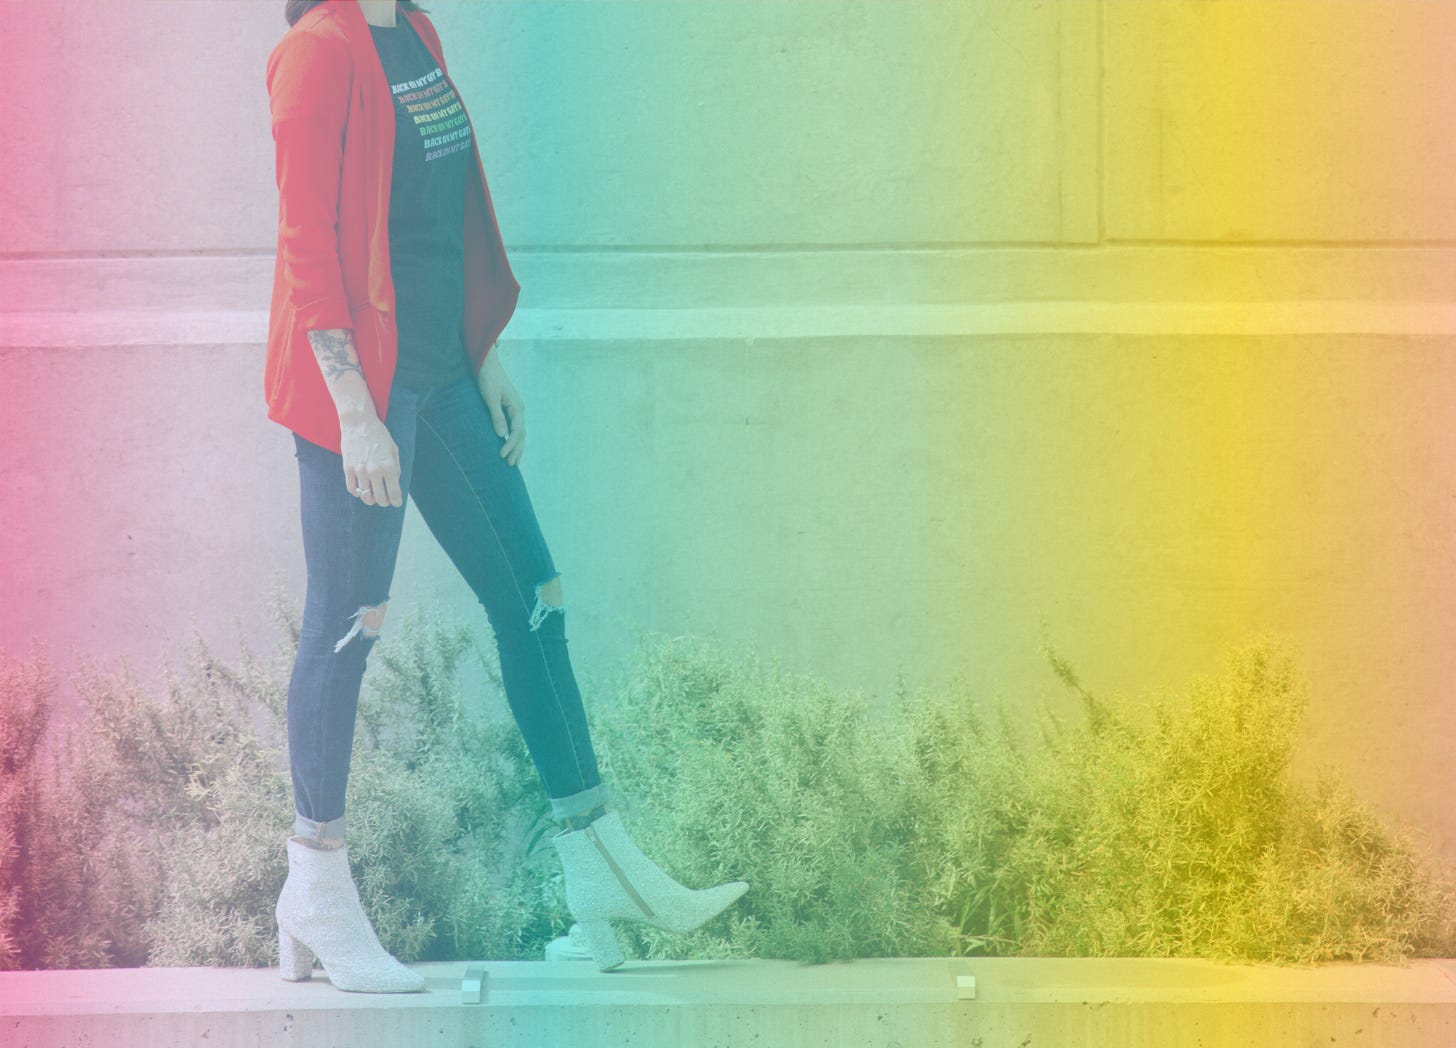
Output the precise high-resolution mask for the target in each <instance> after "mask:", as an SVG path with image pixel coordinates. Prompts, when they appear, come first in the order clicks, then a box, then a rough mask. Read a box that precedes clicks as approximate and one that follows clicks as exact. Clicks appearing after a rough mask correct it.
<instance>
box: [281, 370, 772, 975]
mask: <svg viewBox="0 0 1456 1048" xmlns="http://www.w3.org/2000/svg"><path fill="white" fill-rule="evenodd" d="M385 425H386V426H387V427H388V429H389V431H390V434H391V436H392V437H393V438H394V441H395V443H396V445H397V446H398V448H399V457H400V467H401V471H400V487H401V490H402V491H403V492H404V493H405V497H406V501H408V500H409V499H413V500H414V503H415V505H416V507H417V508H418V509H419V511H420V515H421V517H423V518H424V520H425V523H426V524H427V525H428V526H429V528H430V531H431V532H432V534H434V536H435V538H436V539H437V540H438V541H439V543H440V545H441V547H442V548H443V549H444V551H445V553H446V555H447V556H448V557H449V558H450V560H451V562H452V563H453V564H454V565H455V567H456V569H457V570H458V571H459V572H460V574H461V576H462V577H463V578H464V579H465V581H466V582H467V583H468V584H469V586H470V587H471V589H472V591H473V592H474V593H475V595H476V597H477V598H478V599H479V600H480V602H481V604H482V605H483V606H484V608H485V611H486V614H487V616H488V618H489V620H490V623H491V626H492V628H493V630H494V632H495V636H496V643H497V646H498V648H499V652H500V666H501V679H502V682H503V684H504V687H505V692H506V699H507V702H508V704H509V705H510V708H511V712H512V714H513V716H514V717H515V720H516V724H517V725H518V726H519V728H520V730H521V734H522V737H523V739H524V741H525V743H526V747H527V750H528V751H529V752H530V754H531V758H532V760H533V762H534V763H535V766H536V770H537V772H538V773H539V775H540V777H541V782H542V785H543V787H544V788H545V791H546V794H547V796H548V797H549V799H550V803H551V811H552V815H553V817H554V818H555V819H556V820H558V821H560V822H562V823H563V824H564V825H565V827H566V829H565V831H564V832H563V833H561V834H558V835H557V837H556V839H555V841H554V843H555V844H556V846H557V849H558V851H559V853H560V854H561V857H562V862H563V867H564V869H565V872H566V880H567V899H568V905H569V906H570V907H571V910H572V913H573V915H574V916H575V917H577V919H578V921H579V922H580V923H581V925H582V929H583V931H584V933H585V938H586V941H587V942H588V944H589V948H590V951H591V953H592V954H593V956H594V957H595V958H596V960H597V962H598V964H599V966H601V967H602V968H604V969H605V968H610V967H615V966H616V964H618V963H620V962H621V954H620V951H619V950H617V948H616V943H615V940H614V939H613V938H612V936H611V932H610V929H609V928H608V927H607V926H606V921H607V920H608V919H632V920H645V921H647V922H649V923H653V924H656V925H658V926H659V927H668V928H672V929H674V930H687V928H688V927H690V926H691V927H696V926H697V925H699V924H701V923H703V921H705V920H707V919H708V918H709V917H711V916H713V914H716V913H717V912H719V911H720V910H721V909H723V908H724V907H726V906H727V905H728V904H729V903H731V902H732V901H733V900H734V899H736V898H737V897H738V896H739V895H740V894H742V892H743V890H745V889H746V887H747V885H745V884H743V883H742V882H733V883H732V884H730V885H720V886H718V887H717V888H712V889H705V890H703V891H701V892H694V891H690V890H689V889H686V888H683V887H682V886H681V885H678V884H677V883H676V882H675V881H672V880H671V879H670V878H667V877H666V875H665V874H663V873H662V872H661V871H660V870H659V869H657V867H656V866H655V865H653V864H652V863H651V861H650V860H648V859H647V858H646V857H645V856H643V855H642V854H641V853H640V852H639V851H637V849H636V848H635V846H634V845H632V843H631V841H630V839H629V838H627V837H626V836H625V832H624V831H623V830H622V828H621V825H620V819H619V817H618V816H617V814H616V813H615V812H608V811H607V808H606V801H607V795H606V789H605V787H604V785H603V783H602V779H601V774H600V771H599V769H598V766H597V760H596V754H595V752H594V751H593V749H592V744H591V737H590V734H589V732H588V729H587V722H586V714H585V710H584V709H583V707H582V700H581V694H580V692H579V690H578V688H577V684H576V678H575V675H574V673H573V672H572V668H571V663H570V659H569V658H568V655H567V648H566V633H565V609H564V605H563V603H562V601H561V594H560V583H559V581H558V579H559V573H558V572H557V570H556V568H555V565H554V564H553V562H552V560H551V555H550V552H549V551H548V549H547V546H546V543H545V541H544V540H543V538H542V536H541V531H540V528H539V525H538V523H537V520H536V515H535V512H534V510H533V508H532V506H531V501H530V498H529V496H528V495H527V493H526V487H525V482H524V479H523V478H522V475H521V473H520V470H519V469H518V468H517V467H515V466H511V465H509V464H507V462H506V461H505V459H503V458H502V457H501V456H500V454H499V452H500V448H501V446H502V443H503V441H502V438H500V437H499V436H498V435H497V434H496V432H495V429H494V427H493V425H492V423H491V418H490V413H489V411H488V409H487V408H486V406H485V403H484V401H483V400H482V398H481V396H480V394H479V393H478V392H477V391H476V388H475V385H474V383H473V382H472V381H471V380H470V379H468V378H464V379H461V380H459V381H457V382H455V383H452V384H450V385H448V386H443V387H439V388H434V389H414V388H410V387H402V386H396V387H395V389H394V390H393V391H392V392H391V395H390V400H389V409H388V411H387V413H386V417H385ZM295 443H296V454H297V457H298V464H299V475H300V485H301V489H300V499H301V501H300V505H301V511H302V518H303V535H304V554H305V560H306V562H307V566H308V592H307V597H306V599H305V603H304V614H303V624H302V629H301V632H300V637H299V646H298V654H297V657H296V659H295V662H294V667H293V674H292V677H291V679H290V682H289V689H288V746H289V755H290V764H291V770H292V776H293V787H294V800H295V808H296V812H295V822H294V836H293V838H292V839H291V840H290V841H289V857H290V874H289V883H288V885H285V888H284V893H283V896H282V897H281V898H280V902H279V912H278V916H279V929H280V951H281V954H282V957H281V960H282V962H283V969H284V971H283V974H284V977H285V978H293V979H301V978H306V977H307V974H308V972H309V971H310V970H311V969H312V962H313V954H314V953H317V954H318V956H319V959H320V960H322V961H323V964H324V966H325V968H326V969H328V971H329V974H330V977H331V978H332V979H333V980H334V982H335V984H336V985H340V986H341V988H345V989H362V990H372V991H381V992H387V991H398V990H411V989H419V988H421V987H422V985H423V983H422V981H420V980H419V979H418V978H417V977H416V976H414V974H413V973H410V972H409V971H408V969H405V968H403V967H402V966H400V965H398V964H397V962H395V961H394V960H393V958H389V957H388V955H387V954H385V953H384V951H383V949H382V947H380V946H379V944H378V941H377V939H374V937H373V931H372V929H369V928H368V923H367V920H365V919H364V918H363V915H362V911H360V910H358V905H357V895H356V894H355V893H354V886H353V882H352V880H349V881H348V884H347V885H344V884H343V883H342V881H341V878H347V864H346V863H345V864H343V867H342V869H343V873H342V874H340V873H339V872H338V866H339V864H340V859H341V858H342V857H340V858H333V857H330V856H328V855H326V854H325V853H327V852H329V851H330V850H332V849H336V848H339V847H340V846H341V844H342V842H343V840H344V839H345V826H346V821H345V811H344V795H345V788H346V785H347V782H348V775H349V757H350V752H351V750H352V747H353V738H354V724H355V718H356V713H357V709H358V699H359V688H360V682H361V681H362V678H363V675H364V669H365V663H366V660H367V657H368V655H369V652H370V650H371V649H372V648H373V645H374V643H375V641H376V639H377V637H378V635H379V629H380V627H381V625H382V621H383V616H384V613H385V610H386V606H387V604H388V601H389V589H390V584H391V581H392V579H393V575H394V565H395V560H396V556H397V553H398V549H399V541H400V534H401V531H402V528H403V524H404V515H405V509H404V506H400V507H392V506H371V505H366V504H364V503H363V502H361V501H360V500H359V499H357V498H355V497H354V495H353V494H351V493H350V492H349V491H348V489H347V487H346V485H345V482H344V472H343V466H342V461H341V459H340V457H339V456H338V455H337V454H335V453H334V452H331V451H329V450H328V449H326V448H322V447H319V446H318V445H315V444H312V443H310V442H308V441H306V440H304V439H302V438H300V437H295ZM327 863H333V864H334V867H331V868H325V866H324V864H327ZM330 896H343V897H344V903H343V904H337V905H336V904H333V903H331V904H328V905H325V904H324V903H323V902H321V901H320V900H323V899H324V898H325V897H330ZM338 905H343V907H344V908H343V910H339V909H338V908H337V906H338ZM331 906H332V907H333V909H330V907H331ZM301 914H311V915H313V916H311V917H307V918H305V917H303V916H300V915H301ZM310 922H312V923H310ZM325 925H326V926H327V928H328V935H325V934H324V933H323V932H322V931H321V930H319V929H320V928H321V927H322V926H325ZM341 925H344V926H348V928H351V929H352V930H346V931H345V932H344V933H342V935H343V938H344V939H346V940H348V941H349V943H350V944H351V945H350V946H349V947H348V948H347V949H346V948H342V947H340V946H339V944H338V943H337V942H336V941H334V940H337V939H338V938H339V936H340V933H339V932H338V928H339V927H340V926H341ZM311 938H312V939H314V940H316V941H317V942H319V943H328V946H329V949H331V950H332V951H333V953H334V956H335V961H334V963H332V964H331V963H330V957H329V956H328V955H327V953H326V952H325V950H324V949H323V948H322V947H320V948H319V949H317V950H314V949H312V945H311V942H310V939H311Z"/></svg>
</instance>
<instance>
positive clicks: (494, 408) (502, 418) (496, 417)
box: [489, 404, 511, 440]
mask: <svg viewBox="0 0 1456 1048" xmlns="http://www.w3.org/2000/svg"><path fill="white" fill-rule="evenodd" d="M489 407H490V421H491V424H492V425H494V426H495V435H496V436H498V437H500V438H501V439H502V440H505V439H506V438H507V437H509V436H510V435H511V430H510V427H509V426H507V425H506V415H505V412H504V411H502V410H501V406H500V405H499V404H491V405H489Z"/></svg>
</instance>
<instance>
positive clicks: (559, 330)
mask: <svg viewBox="0 0 1456 1048" xmlns="http://www.w3.org/2000/svg"><path fill="white" fill-rule="evenodd" d="M267 320H268V316H267V313H266V312H265V311H262V310H233V311H223V310H218V311H206V310H203V311H186V312H181V311H179V312H161V311H140V310H133V311H117V312H98V313H87V312H77V313H60V312H47V313H0V348H11V349H14V348H22V347H24V348H34V347H87V346H90V347H101V346H115V347H123V346H155V345H195V346H206V345H237V344H250V343H258V342H262V341H264V340H265V339H266V336H267ZM1037 334H1046V335H1058V334H1067V335H1096V334H1106V335H1151V334H1168V335H1324V334H1330V335H1333V334H1370V335H1450V334H1456V302H1368V301H1327V302H1318V301H1306V302H1290V301H1280V302H1067V301H1062V302H1051V301H1048V302H995V303H971V304H961V305H913V304H912V305H904V304H898V305H897V304H887V305H822V304H821V305H805V306H771V307H743V308H732V307H721V306H712V307H704V308H700V309H521V310H518V311H517V312H516V315H515V317H514V318H513V319H512V321H511V324H510V325H509V327H508V328H507V329H506V333H505V338H504V341H505V342H506V343H509V342H511V341H526V340H530V341H548V342H549V341H567V340H570V341H588V342H592V341H596V342H603V341H605V342H616V341H631V340H637V341H685V340H693V339H743V340H746V341H755V340H760V339H766V340H781V339H803V338H848V337H882V338H948V337H956V336H960V335H966V336H973V335H1037Z"/></svg>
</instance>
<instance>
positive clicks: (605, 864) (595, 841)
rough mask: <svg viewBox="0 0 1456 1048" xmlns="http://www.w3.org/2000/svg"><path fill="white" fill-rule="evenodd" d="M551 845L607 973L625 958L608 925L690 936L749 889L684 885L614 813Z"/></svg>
mask: <svg viewBox="0 0 1456 1048" xmlns="http://www.w3.org/2000/svg"><path fill="white" fill-rule="evenodd" d="M551 843H552V844H554V845H555V846H556V850H557V852H558V853H559V854H560V855H561V867H562V869H563V870H564V871H565V873H566V905H567V908H568V909H569V910H571V916H572V917H573V918H574V919H575V920H576V922H577V924H579V925H580V926H581V932H582V934H583V935H584V937H585V938H586V942H587V946H588V948H589V949H590V950H591V953H592V957H593V959H594V960H595V961H596V963H597V967H598V968H600V969H601V970H602V971H610V970H611V969H612V968H615V967H617V966H618V965H619V964H621V963H622V961H623V960H624V959H625V958H624V957H623V955H622V948H621V946H619V945H618V943H617V936H616V934H615V933H614V932H613V931H612V928H611V925H610V924H609V923H608V922H609V921H616V920H626V921H640V922H642V923H643V924H650V925H652V926H653V927H654V928H661V929H663V930H664V931H669V932H690V931H692V930H693V929H694V928H698V927H700V926H701V925H703V924H705V923H707V922H708V921H709V920H710V919H712V918H713V917H716V916H717V915H718V914H719V913H721V912H722V911H723V910H725V909H727V908H728V906H730V905H731V904H732V903H733V902H735V901H736V900H737V899H738V897H739V896H740V895H742V894H743V893H744V892H745V891H747V890H748V883H747V882H746V881H730V882H728V883H727V884H720V885H718V886H716V887H713V888H703V889H699V890H694V889H692V888H685V887H683V886H682V885H681V884H679V883H678V882H677V881H675V880H673V879H672V878H671V877H669V876H668V875H667V874H665V873H663V872H662V870H661V869H660V868H659V867H658V865H657V864H656V863H654V862H653V861H652V860H651V859H649V858H648V857H647V856H646V855H644V854H642V852H641V851H640V850H639V849H638V847H637V845H635V844H633V843H632V839H631V838H630V837H628V836H627V831H626V829H625V828H624V827H623V826H622V818H621V816H620V815H618V814H617V813H616V812H615V811H609V812H607V813H606V814H605V815H603V816H601V817H600V818H599V819H597V820H596V821H595V822H593V823H592V824H591V825H590V826H587V827H586V828H585V829H581V830H566V831H563V832H561V833H558V834H556V836H554V837H552V838H551Z"/></svg>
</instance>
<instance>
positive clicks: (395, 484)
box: [384, 470, 404, 507]
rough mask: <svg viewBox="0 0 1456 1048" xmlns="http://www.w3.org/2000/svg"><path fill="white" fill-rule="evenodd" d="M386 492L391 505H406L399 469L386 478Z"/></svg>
mask: <svg viewBox="0 0 1456 1048" xmlns="http://www.w3.org/2000/svg"><path fill="white" fill-rule="evenodd" d="M384 493H385V497H386V498H387V499H389V504H390V505H391V506H395V507H399V506H403V505H404V489H402V488H401V487H400V486H399V471H398V470H395V471H394V472H392V473H389V474H387V475H386V476H385V478H384Z"/></svg>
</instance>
